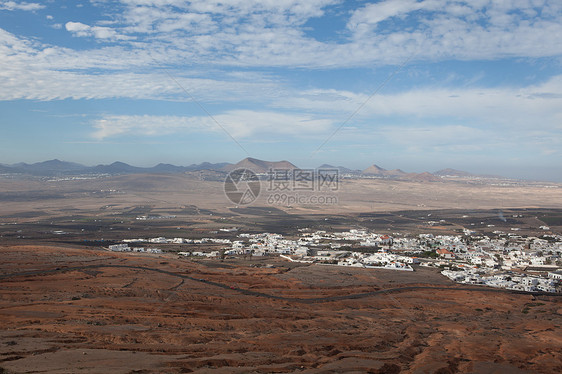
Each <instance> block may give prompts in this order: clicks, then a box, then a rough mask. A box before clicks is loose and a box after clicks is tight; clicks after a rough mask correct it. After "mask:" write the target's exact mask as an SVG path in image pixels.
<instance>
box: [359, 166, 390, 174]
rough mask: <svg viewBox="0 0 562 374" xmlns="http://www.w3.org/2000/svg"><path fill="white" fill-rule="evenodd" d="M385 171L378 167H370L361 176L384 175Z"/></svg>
mask: <svg viewBox="0 0 562 374" xmlns="http://www.w3.org/2000/svg"><path fill="white" fill-rule="evenodd" d="M385 171H387V170H386V169H383V168H381V167H380V166H378V165H375V164H373V165H371V166H369V167H368V168H367V169H365V170H363V174H366V175H384V172H385Z"/></svg>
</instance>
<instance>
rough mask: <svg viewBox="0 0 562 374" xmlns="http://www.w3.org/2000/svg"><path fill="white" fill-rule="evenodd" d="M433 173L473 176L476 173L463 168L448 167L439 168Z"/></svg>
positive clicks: (443, 175) (451, 175)
mask: <svg viewBox="0 0 562 374" xmlns="http://www.w3.org/2000/svg"><path fill="white" fill-rule="evenodd" d="M433 175H437V176H440V177H472V176H473V175H474V174H471V173H468V172H466V171H462V170H457V169H451V168H447V169H441V170H438V171H436V172H435V173H433Z"/></svg>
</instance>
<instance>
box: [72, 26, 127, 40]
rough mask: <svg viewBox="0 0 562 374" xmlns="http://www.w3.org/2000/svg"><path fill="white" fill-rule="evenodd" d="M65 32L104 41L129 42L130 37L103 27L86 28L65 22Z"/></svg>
mask: <svg viewBox="0 0 562 374" xmlns="http://www.w3.org/2000/svg"><path fill="white" fill-rule="evenodd" d="M65 28H66V30H67V31H69V32H71V33H72V34H73V35H74V36H81V37H85V36H93V37H94V38H96V39H106V40H130V39H134V38H133V37H132V36H126V35H120V34H118V33H117V32H116V31H115V30H114V29H112V28H109V27H103V26H88V25H86V24H83V23H81V22H67V23H66V24H65Z"/></svg>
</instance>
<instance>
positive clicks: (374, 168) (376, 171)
mask: <svg viewBox="0 0 562 374" xmlns="http://www.w3.org/2000/svg"><path fill="white" fill-rule="evenodd" d="M362 173H363V174H365V175H377V176H380V177H387V178H401V177H403V176H405V175H406V174H407V173H405V172H404V171H402V170H400V169H393V170H386V169H383V168H381V167H380V166H378V165H374V164H373V165H371V166H369V167H368V168H367V169H365V170H363V172H362Z"/></svg>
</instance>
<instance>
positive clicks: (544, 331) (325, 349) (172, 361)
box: [0, 246, 562, 373]
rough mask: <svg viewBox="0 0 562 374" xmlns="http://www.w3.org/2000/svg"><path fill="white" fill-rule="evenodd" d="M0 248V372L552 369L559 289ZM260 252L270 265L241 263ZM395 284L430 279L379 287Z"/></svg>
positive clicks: (561, 365)
mask: <svg viewBox="0 0 562 374" xmlns="http://www.w3.org/2000/svg"><path fill="white" fill-rule="evenodd" d="M0 252H1V253H0V255H1V256H2V259H3V260H2V262H1V264H0V292H1V295H2V297H1V299H0V315H1V318H0V368H2V369H3V370H4V372H14V373H24V372H49V373H107V372H113V373H149V372H171V373H182V372H197V373H252V372H255V373H270V372H303V373H340V372H372V373H398V372H404V373H456V372H463V373H464V372H469V373H470V372H472V373H482V372H489V373H525V372H527V373H554V372H560V371H561V370H562V362H561V361H560V353H561V352H562V337H561V336H562V335H561V334H560V331H561V329H560V326H561V324H562V315H561V313H562V300H561V299H560V298H557V297H546V296H539V297H533V296H530V295H521V294H514V293H510V292H506V291H499V292H498V291H495V292H487V291H486V290H488V289H484V288H476V289H475V290H470V291H467V290H461V289H459V286H457V285H453V284H451V283H450V282H448V281H446V280H444V279H443V278H442V277H440V276H439V275H437V274H435V273H433V272H431V271H429V270H425V271H419V272H415V273H408V274H401V273H400V272H390V271H377V270H371V269H345V270H342V269H340V268H336V267H331V266H316V265H314V266H308V267H291V266H288V265H287V264H286V263H284V262H282V261H281V260H279V259H271V260H270V261H269V260H257V259H256V260H253V261H249V262H247V264H246V265H244V264H241V263H239V262H238V263H236V264H234V263H231V262H229V261H228V260H227V261H225V262H224V263H220V262H216V261H207V262H203V261H200V262H193V261H188V260H185V259H177V258H175V257H174V256H171V255H160V256H148V255H145V256H143V255H136V256H135V255H132V254H114V253H108V252H104V251H99V250H85V249H75V248H60V247H40V246H24V247H11V246H3V247H0ZM266 263H269V264H271V265H273V267H267V268H266V267H252V266H250V265H252V264H261V265H264V264H266ZM33 271H34V272H35V273H29V272H33ZM401 285H405V286H415V285H422V286H423V285H425V286H431V287H436V288H432V289H415V290H409V289H405V290H401V291H396V292H391V291H389V292H384V290H387V289H390V288H399V287H401ZM377 290H378V291H377ZM370 292H371V294H369V293H370ZM373 292H375V293H373ZM376 292H379V293H376ZM361 293H365V294H366V296H364V297H359V298H355V299H354V298H348V296H350V295H358V294H361ZM334 297H336V298H337V297H340V298H341V299H339V300H337V301H333V300H334V299H329V298H334Z"/></svg>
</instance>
